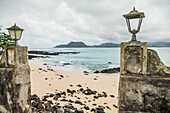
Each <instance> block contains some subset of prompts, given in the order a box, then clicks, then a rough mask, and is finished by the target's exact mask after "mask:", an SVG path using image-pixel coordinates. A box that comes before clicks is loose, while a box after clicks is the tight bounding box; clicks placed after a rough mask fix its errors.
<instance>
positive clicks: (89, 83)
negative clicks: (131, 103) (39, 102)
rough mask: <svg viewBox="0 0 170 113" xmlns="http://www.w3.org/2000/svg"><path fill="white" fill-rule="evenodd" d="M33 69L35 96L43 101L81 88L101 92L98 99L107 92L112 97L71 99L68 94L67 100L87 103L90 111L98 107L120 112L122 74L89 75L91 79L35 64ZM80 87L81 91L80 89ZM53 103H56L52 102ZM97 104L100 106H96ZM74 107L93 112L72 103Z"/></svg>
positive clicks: (32, 79)
mask: <svg viewBox="0 0 170 113" xmlns="http://www.w3.org/2000/svg"><path fill="white" fill-rule="evenodd" d="M30 68H31V93H32V95H33V94H37V95H38V96H39V97H40V99H42V98H43V97H44V96H45V95H48V94H56V93H59V92H63V91H65V92H67V90H68V89H70V90H75V91H78V90H79V89H80V88H83V89H87V88H89V89H91V90H95V91H97V94H96V95H99V94H102V92H106V94H107V95H108V96H107V97H105V98H104V97H101V98H98V97H97V98H98V99H94V96H96V95H83V93H81V92H76V93H75V94H74V96H75V97H74V96H73V97H70V96H69V94H68V93H67V94H66V96H65V97H66V99H71V100H73V101H76V100H79V101H81V102H83V103H84V104H85V105H86V106H88V107H89V108H90V110H91V109H92V108H95V107H97V106H104V107H105V109H104V111H105V112H106V113H113V112H114V113H115V112H117V108H116V107H115V106H117V105H118V84H119V74H101V73H100V74H92V73H89V74H88V75H85V74H84V73H83V72H81V73H79V72H73V71H69V70H60V69H57V67H56V68H55V69H54V68H53V66H52V67H51V66H48V65H44V66H43V65H41V64H35V63H33V62H30ZM78 85H80V86H81V87H78ZM111 95H112V97H111ZM113 95H114V97H113ZM62 98H63V97H62ZM62 98H61V99H62ZM87 98H88V99H87ZM49 100H52V101H54V100H53V99H52V98H51V99H49ZM93 100H94V101H93ZM57 103H60V106H64V105H66V104H68V102H63V101H61V100H58V101H57ZM95 104H96V106H94V105H95ZM72 105H73V106H74V107H76V108H78V109H82V110H83V111H85V112H90V110H86V109H84V107H83V106H82V105H77V104H75V103H72ZM106 106H107V107H106ZM110 109H111V110H110Z"/></svg>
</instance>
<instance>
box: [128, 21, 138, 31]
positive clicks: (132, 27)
mask: <svg viewBox="0 0 170 113" xmlns="http://www.w3.org/2000/svg"><path fill="white" fill-rule="evenodd" d="M129 20H130V25H131V30H133V29H136V30H137V29H138V23H139V19H129Z"/></svg>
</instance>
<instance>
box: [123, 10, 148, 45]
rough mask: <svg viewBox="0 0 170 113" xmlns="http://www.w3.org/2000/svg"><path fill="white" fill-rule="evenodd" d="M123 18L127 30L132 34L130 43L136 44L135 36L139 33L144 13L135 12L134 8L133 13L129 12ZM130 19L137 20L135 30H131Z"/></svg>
mask: <svg viewBox="0 0 170 113" xmlns="http://www.w3.org/2000/svg"><path fill="white" fill-rule="evenodd" d="M123 16H124V18H125V19H126V23H127V26H128V30H129V32H130V33H131V34H132V39H131V42H138V41H137V40H136V34H137V33H138V32H139V31H140V28H141V24H142V19H143V18H144V17H145V15H144V12H138V11H137V10H135V7H134V8H133V11H130V13H128V14H125V15H123ZM130 19H139V23H138V27H137V30H136V29H133V30H131V25H130Z"/></svg>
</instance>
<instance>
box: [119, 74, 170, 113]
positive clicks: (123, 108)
mask: <svg viewBox="0 0 170 113" xmlns="http://www.w3.org/2000/svg"><path fill="white" fill-rule="evenodd" d="M120 88H122V89H120V90H121V91H120V97H121V98H120V100H119V103H120V104H119V106H120V108H119V110H120V113H123V112H125V113H126V112H127V111H131V112H134V111H135V112H153V113H170V77H161V78H160V77H155V76H152V77H150V76H149V77H148V76H147V77H146V76H143V77H141V76H139V77H137V76H136V77H134V76H122V77H121V78H120Z"/></svg>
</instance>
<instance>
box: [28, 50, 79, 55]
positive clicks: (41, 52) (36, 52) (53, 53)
mask: <svg viewBox="0 0 170 113" xmlns="http://www.w3.org/2000/svg"><path fill="white" fill-rule="evenodd" d="M28 53H30V54H38V55H59V54H79V53H80V52H47V51H28Z"/></svg>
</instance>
